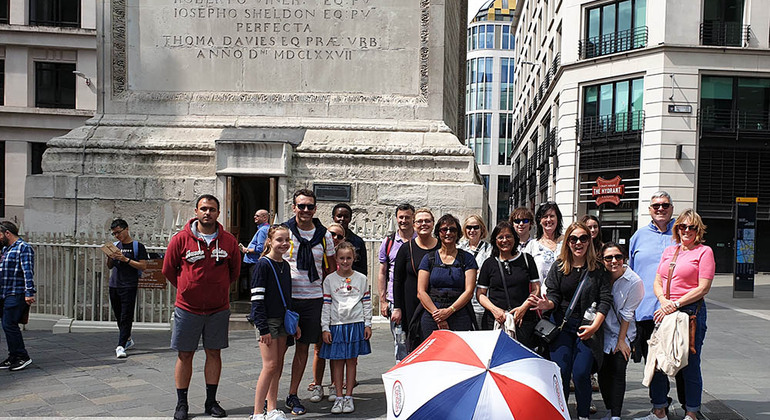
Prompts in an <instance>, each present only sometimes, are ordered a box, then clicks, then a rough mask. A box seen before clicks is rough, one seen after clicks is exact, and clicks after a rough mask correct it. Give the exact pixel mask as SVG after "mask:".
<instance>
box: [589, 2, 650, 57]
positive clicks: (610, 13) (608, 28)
mask: <svg viewBox="0 0 770 420" xmlns="http://www.w3.org/2000/svg"><path fill="white" fill-rule="evenodd" d="M646 25H647V0H623V1H618V2H614V3H608V4H603V5H601V6H598V7H594V8H591V9H588V11H587V16H586V34H585V39H583V40H581V41H580V45H579V49H580V57H581V58H593V57H599V56H602V55H607V54H614V53H617V52H622V51H628V50H632V49H635V48H642V47H645V46H646V45H647V26H646Z"/></svg>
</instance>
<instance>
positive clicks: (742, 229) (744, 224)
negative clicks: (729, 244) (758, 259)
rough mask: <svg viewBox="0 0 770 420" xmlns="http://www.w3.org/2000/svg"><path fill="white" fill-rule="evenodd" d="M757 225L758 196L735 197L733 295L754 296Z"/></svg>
mask: <svg viewBox="0 0 770 420" xmlns="http://www.w3.org/2000/svg"><path fill="white" fill-rule="evenodd" d="M756 227H757V198H756V197H736V199H735V267H734V270H733V273H734V274H733V297H753V296H754V249H755V240H754V238H756V233H757V232H756Z"/></svg>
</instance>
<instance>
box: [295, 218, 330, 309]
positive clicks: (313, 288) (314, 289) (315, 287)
mask: <svg viewBox="0 0 770 420" xmlns="http://www.w3.org/2000/svg"><path fill="white" fill-rule="evenodd" d="M297 230H298V231H299V234H300V235H302V237H303V238H305V239H307V240H308V241H309V240H311V239H313V235H314V234H315V228H314V229H312V230H302V229H299V228H297ZM289 233H290V235H291V246H290V247H289V250H288V251H287V252H286V253H285V254H283V259H284V260H286V261H288V262H289V265H290V266H291V297H292V298H293V299H320V298H322V297H323V288H322V286H321V284H322V281H321V280H316V281H314V282H312V283H311V282H310V280H309V277H308V273H307V270H300V269H298V268H297V250H298V248H299V239H297V237H296V236H294V233H292V232H291V231H289ZM324 244H326V255H327V256H329V257H331V256H333V255H334V242H333V241H332V235H331V233H329V232H326V235H325V236H324V240H323V241H321V243H319V244H318V245H316V246H314V247H313V260H315V268H316V270H318V274H319V275H321V276H322V277H323V272H324V271H323V268H324V264H325V261H326V258H324V248H323V247H324ZM334 268H336V267H333V269H334Z"/></svg>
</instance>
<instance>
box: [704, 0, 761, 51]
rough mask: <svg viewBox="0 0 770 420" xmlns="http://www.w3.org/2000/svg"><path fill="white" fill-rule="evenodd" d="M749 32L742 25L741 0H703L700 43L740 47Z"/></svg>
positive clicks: (745, 26) (747, 28)
mask: <svg viewBox="0 0 770 420" xmlns="http://www.w3.org/2000/svg"><path fill="white" fill-rule="evenodd" d="M749 33H750V32H749V27H748V25H743V0H705V2H704V3H703V23H702V24H701V44H703V45H719V46H726V47H740V46H742V45H743V40H744V38H746V39H747V40H748V36H749Z"/></svg>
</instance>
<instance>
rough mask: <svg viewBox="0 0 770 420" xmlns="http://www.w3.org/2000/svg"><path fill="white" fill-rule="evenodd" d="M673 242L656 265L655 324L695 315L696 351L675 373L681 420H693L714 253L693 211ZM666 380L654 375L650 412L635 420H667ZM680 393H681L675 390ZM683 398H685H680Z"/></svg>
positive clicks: (699, 387) (697, 405) (698, 396)
mask: <svg viewBox="0 0 770 420" xmlns="http://www.w3.org/2000/svg"><path fill="white" fill-rule="evenodd" d="M673 234H674V235H673V239H674V242H676V243H677V245H673V246H670V247H668V248H666V250H665V251H664V252H663V256H662V257H661V260H660V264H659V265H658V274H657V276H656V278H655V284H654V290H655V296H656V297H657V298H658V301H659V302H660V309H658V310H657V311H655V313H654V315H653V316H654V319H655V322H660V321H661V320H662V319H663V317H664V316H666V315H668V314H670V313H673V312H674V311H683V312H686V313H688V314H690V315H692V314H696V328H695V350H696V352H695V353H694V354H692V353H691V354H690V355H689V357H688V362H687V366H686V367H685V368H684V369H682V370H680V371H679V373H677V381H676V382H677V386H678V387H679V386H681V387H684V392H678V394H679V395H680V400H681V399H684V401H680V403H681V404H682V406H683V407H684V409H685V411H686V412H687V413H686V414H685V417H684V419H683V420H695V419H696V418H697V417H696V413H697V412H698V411H699V410H700V404H701V394H702V393H703V377H702V376H701V369H700V355H701V348H702V347H703V339H704V338H705V336H706V302H705V300H704V297H705V296H706V294H707V293H708V292H709V289H711V282H712V280H713V279H714V253H713V251H712V250H711V248H709V247H708V246H706V245H703V236H704V235H705V234H706V225H704V224H703V220H701V217H700V216H699V215H698V213H696V212H695V210H693V209H687V210H685V211H683V212H682V213H681V214H680V215H679V217H678V218H677V219H676V222H675V224H674V232H673ZM672 261H674V262H675V265H674V271H673V275H672V276H671V279H669V274H668V273H669V267H670V265H671V263H672ZM668 391H669V381H668V377H666V375H665V374H664V373H662V372H660V371H657V372H655V375H654V376H653V378H652V382H651V383H650V399H651V400H652V406H653V409H652V412H651V413H650V414H649V415H648V416H647V417H643V418H642V419H638V420H657V419H664V418H666V414H665V411H666V408H667V406H668ZM677 391H682V390H677ZM682 396H683V397H684V398H682Z"/></svg>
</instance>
